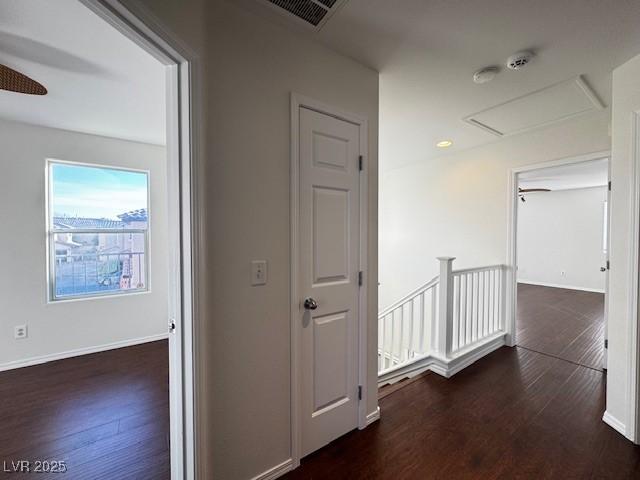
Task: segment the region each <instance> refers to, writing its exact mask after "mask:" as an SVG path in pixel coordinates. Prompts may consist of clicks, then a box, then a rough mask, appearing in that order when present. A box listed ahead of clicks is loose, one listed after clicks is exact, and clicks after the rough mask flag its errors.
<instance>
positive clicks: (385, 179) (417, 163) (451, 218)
mask: <svg viewBox="0 0 640 480" xmlns="http://www.w3.org/2000/svg"><path fill="white" fill-rule="evenodd" d="M384 104H385V105H386V107H385V108H386V109H390V108H393V102H392V99H387V100H386V101H385V102H384ZM384 115H385V110H384V109H381V112H380V123H381V129H380V149H381V152H384V155H393V154H396V152H397V154H398V155H404V156H412V157H413V158H414V162H413V163H412V164H411V165H409V166H407V167H403V168H399V169H395V170H390V171H387V172H385V173H384V174H382V175H381V177H380V219H379V226H380V230H379V231H380V240H379V241H380V247H379V251H380V265H379V268H380V282H381V285H380V291H379V304H380V306H381V307H385V306H387V305H389V304H391V303H393V302H394V301H396V300H398V299H399V298H401V297H402V296H403V295H405V294H406V293H408V292H409V291H410V290H412V289H414V288H416V287H418V286H420V285H422V284H424V283H426V282H427V281H428V280H430V279H431V278H433V277H434V276H435V275H437V274H438V262H437V261H436V260H435V257H437V256H441V255H442V256H454V257H457V259H456V261H455V262H454V268H467V267H475V266H481V265H490V264H497V263H505V262H506V261H507V258H506V257H507V205H508V203H507V189H508V181H509V172H510V169H512V168H514V167H517V166H523V165H530V164H535V163H540V162H548V161H551V160H556V159H559V158H564V157H570V156H576V155H580V154H584V153H590V152H597V151H603V150H608V149H609V148H610V144H609V136H608V123H609V112H608V111H606V110H605V111H602V112H599V113H595V114H589V115H586V116H582V117H579V118H577V119H575V120H573V121H568V122H563V123H559V124H556V125H554V126H550V127H548V128H545V129H541V130H537V131H535V132H531V133H529V134H523V135H517V136H513V137H508V138H505V139H503V140H501V141H498V142H495V143H491V144H488V145H485V146H482V147H478V148H474V149H470V150H466V151H462V152H458V153H451V154H449V155H444V156H442V157H440V158H437V159H434V160H429V161H427V160H422V159H421V157H420V152H415V151H407V149H406V148H404V146H403V145H395V144H392V143H390V141H391V139H392V138H393V137H392V136H389V135H388V129H389V128H390V127H389V126H387V125H385V123H384ZM381 161H384V157H383V156H381Z"/></svg>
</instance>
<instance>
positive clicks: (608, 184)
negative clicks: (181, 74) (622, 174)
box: [607, 180, 611, 191]
mask: <svg viewBox="0 0 640 480" xmlns="http://www.w3.org/2000/svg"><path fill="white" fill-rule="evenodd" d="M607 187H608V188H609V191H611V180H609V183H607Z"/></svg>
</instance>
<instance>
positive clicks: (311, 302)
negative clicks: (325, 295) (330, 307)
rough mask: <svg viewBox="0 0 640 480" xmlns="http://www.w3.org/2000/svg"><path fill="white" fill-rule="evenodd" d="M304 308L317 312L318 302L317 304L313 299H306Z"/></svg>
mask: <svg viewBox="0 0 640 480" xmlns="http://www.w3.org/2000/svg"><path fill="white" fill-rule="evenodd" d="M304 308H306V309H307V310H315V309H316V308H318V302H316V301H315V300H314V299H313V298H311V297H308V298H305V299H304Z"/></svg>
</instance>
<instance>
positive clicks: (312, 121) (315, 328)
mask: <svg viewBox="0 0 640 480" xmlns="http://www.w3.org/2000/svg"><path fill="white" fill-rule="evenodd" d="M299 119H300V120H299V121H300V127H299V149H300V151H299V162H300V165H299V172H300V178H299V185H300V189H299V195H300V198H299V206H300V207H299V219H298V225H299V232H298V238H299V245H298V252H299V257H300V258H299V259H298V265H299V272H298V278H299V288H298V289H297V290H298V292H299V293H300V299H299V300H300V309H299V318H298V319H297V320H298V321H299V322H300V325H301V328H300V330H299V331H301V335H300V337H299V341H300V345H299V351H300V352H301V371H300V374H301V376H300V386H301V393H300V396H301V398H300V403H301V404H300V409H301V412H300V413H301V417H302V422H301V430H302V431H301V442H302V445H301V450H302V451H301V453H302V456H304V455H307V454H309V453H311V452H313V451H315V450H317V449H318V448H320V447H322V446H323V445H326V444H327V443H329V442H330V441H332V440H334V439H335V438H337V437H339V436H341V435H343V434H345V433H347V432H349V431H351V430H353V429H355V428H357V426H358V321H359V315H358V293H359V292H358V289H359V286H358V267H359V245H360V238H359V235H360V233H359V232H360V230H359V229H360V219H359V211H360V204H359V201H360V200H359V199H360V196H359V183H360V182H359V173H360V172H359V167H358V163H359V156H360V138H359V135H360V127H359V126H358V125H355V124H352V123H349V122H347V121H344V120H340V119H337V118H335V117H332V116H329V115H325V114H322V113H318V112H315V111H313V110H310V109H307V108H303V107H301V108H300V115H299ZM305 299H308V301H307V302H306V307H305ZM316 304H317V307H316ZM314 307H316V308H315V309H314Z"/></svg>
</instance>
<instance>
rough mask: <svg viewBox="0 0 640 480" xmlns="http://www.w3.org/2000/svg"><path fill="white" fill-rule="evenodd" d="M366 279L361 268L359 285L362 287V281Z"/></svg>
mask: <svg viewBox="0 0 640 480" xmlns="http://www.w3.org/2000/svg"><path fill="white" fill-rule="evenodd" d="M363 281H364V273H363V272H362V270H360V271H359V272H358V286H359V287H361V286H362V283H363Z"/></svg>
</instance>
